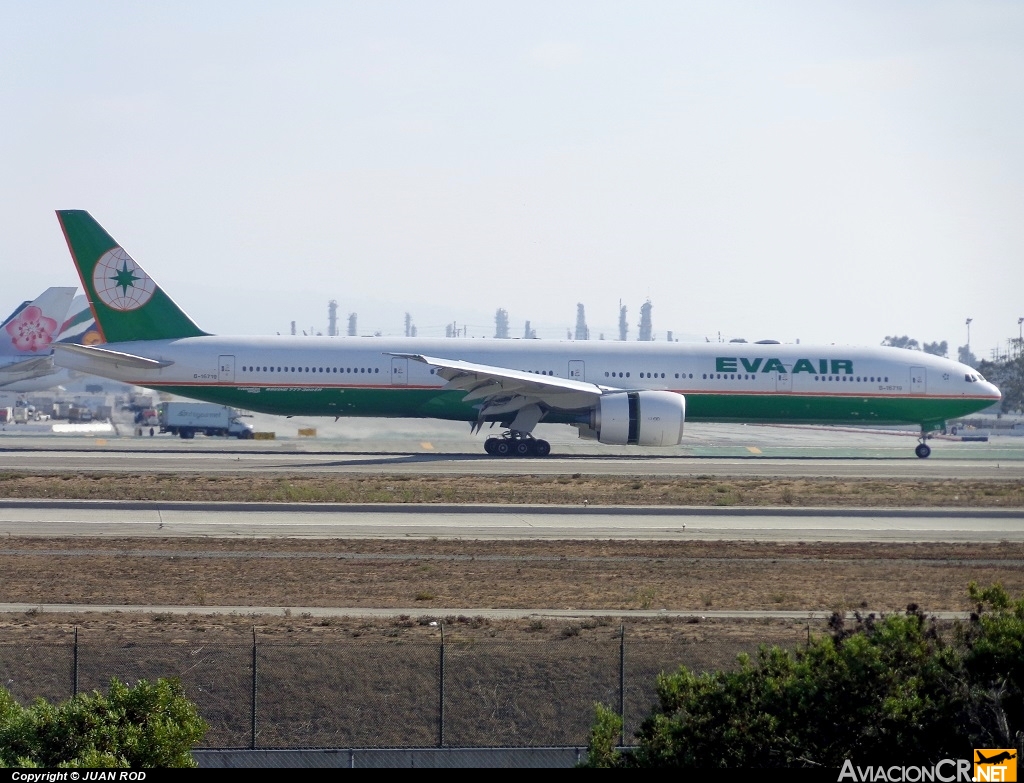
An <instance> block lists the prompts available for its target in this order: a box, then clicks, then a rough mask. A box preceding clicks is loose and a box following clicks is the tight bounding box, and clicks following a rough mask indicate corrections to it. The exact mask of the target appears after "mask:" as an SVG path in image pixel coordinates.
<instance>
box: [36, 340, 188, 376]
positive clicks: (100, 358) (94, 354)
mask: <svg viewBox="0 0 1024 783" xmlns="http://www.w3.org/2000/svg"><path fill="white" fill-rule="evenodd" d="M53 348H54V355H55V356H57V357H58V358H57V363H58V364H60V355H61V354H63V353H70V354H72V355H73V356H84V357H86V358H87V359H88V360H89V361H91V362H94V363H97V364H100V365H102V366H104V367H109V368H111V369H131V370H159V369H160V368H161V367H170V366H171V365H172V364H174V362H169V361H160V360H158V359H150V358H148V357H146V356H136V355H134V354H130V353H123V352H121V351H111V350H110V349H108V348H99V347H97V346H95V345H75V344H73V343H57V344H56V345H54V346H53ZM76 369H77V368H76Z"/></svg>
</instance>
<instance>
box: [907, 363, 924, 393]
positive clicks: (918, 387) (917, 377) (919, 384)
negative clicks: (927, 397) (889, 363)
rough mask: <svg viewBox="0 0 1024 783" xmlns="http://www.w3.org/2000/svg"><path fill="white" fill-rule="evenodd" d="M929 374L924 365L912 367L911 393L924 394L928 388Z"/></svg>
mask: <svg viewBox="0 0 1024 783" xmlns="http://www.w3.org/2000/svg"><path fill="white" fill-rule="evenodd" d="M927 386H928V376H927V374H926V373H925V369H924V367H911V368H910V393H911V394H924V393H925V392H926V391H927V390H928V389H927Z"/></svg>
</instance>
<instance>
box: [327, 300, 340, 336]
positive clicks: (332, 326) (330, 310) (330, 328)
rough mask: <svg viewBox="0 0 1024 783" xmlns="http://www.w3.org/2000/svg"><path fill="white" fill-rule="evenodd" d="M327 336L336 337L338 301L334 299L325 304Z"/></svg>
mask: <svg viewBox="0 0 1024 783" xmlns="http://www.w3.org/2000/svg"><path fill="white" fill-rule="evenodd" d="M327 336H328V337H337V336H338V301H337V300H336V299H332V300H331V301H329V302H328V303H327Z"/></svg>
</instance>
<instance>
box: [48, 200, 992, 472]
mask: <svg viewBox="0 0 1024 783" xmlns="http://www.w3.org/2000/svg"><path fill="white" fill-rule="evenodd" d="M57 216H58V219H59V220H60V223H61V226H62V228H63V230H64V235H65V238H66V239H67V242H68V247H69V248H70V250H71V255H72V257H73V258H74V261H75V265H76V266H77V268H78V273H79V275H80V277H81V281H82V286H83V287H84V289H85V290H86V292H87V293H88V295H89V299H90V302H91V304H92V309H93V315H94V316H95V318H96V324H97V327H98V329H99V331H100V334H101V336H102V339H103V340H104V342H105V344H104V345H102V346H99V345H93V346H89V345H70V344H61V345H58V346H57V357H58V358H57V361H58V362H59V363H60V364H61V365H63V366H65V367H68V368H69V369H73V370H78V371H81V372H86V373H90V374H93V375H100V376H104V377H107V378H112V379H114V380H118V381H124V382H125V383H131V384H135V385H138V386H145V387H147V388H150V389H157V390H160V391H166V392H171V393H173V394H178V395H181V396H185V397H192V398H194V399H199V400H207V401H210V402H218V403H223V404H226V405H232V406H236V407H239V408H244V409H248V410H252V411H259V412H262V413H270V414H279V415H285V416H290V415H306V416H334V417H336V418H337V417H341V416H384V417H418V418H438V419H450V420H459V421H467V422H470V423H471V426H472V429H473V430H474V431H478V430H479V429H480V428H481V427H482V425H483V424H485V423H491V424H492V426H493V424H494V423H499V424H500V425H501V426H502V427H505V428H507V429H508V431H507V432H506V433H504V435H503V436H502V437H491V438H488V439H487V441H486V442H485V444H484V448H485V450H486V451H487V452H488V453H489V454H495V455H506V454H516V455H520V456H546V455H547V454H548V453H549V452H550V445H549V444H548V443H547V442H546V441H544V440H540V439H536V438H534V437H533V435H532V432H533V429H534V427H535V426H536V425H537V424H538V422H541V421H544V422H552V423H563V424H570V425H573V426H575V427H577V428H578V429H579V432H580V435H581V437H586V438H595V439H597V440H598V441H600V442H601V443H609V444H618V445H626V444H631V445H639V446H675V445H677V444H679V443H680V441H681V439H682V434H683V423H684V421H685V419H687V418H689V419H690V420H691V421H721V422H752V423H753V422H790V423H814V424H850V423H856V424H915V425H919V426H920V428H921V438H920V444H919V445H918V447H917V451H916V453H917V455H918V456H919V457H927V456H928V455H929V454H930V453H931V449H930V448H929V446H928V444H927V443H926V439H927V438H928V436H929V434H930V433H933V432H935V431H936V430H939V429H941V428H943V427H944V426H945V422H946V420H948V419H953V418H957V417H960V416H965V415H967V414H969V413H973V412H975V411H978V410H981V409H983V408H986V407H988V406H990V405H992V404H993V403H995V402H997V401H998V400H999V399H1000V393H999V390H998V389H997V388H996V387H995V386H993V385H992V384H991V383H988V382H987V381H986V380H985V379H984V378H982V377H981V376H980V375H979V374H978V373H977V372H976V371H975V370H974V369H972V368H971V367H968V366H966V365H963V364H960V363H958V362H955V361H951V360H949V359H945V358H942V357H938V356H932V355H929V354H924V353H921V352H918V351H909V350H903V349H899V348H884V347H875V348H842V347H836V346H827V347H811V346H805V345H779V344H777V343H771V344H744V343H739V344H737V343H729V344H718V343H710V344H681V343H668V342H666V343H653V342H643V343H639V342H632V343H626V342H603V341H597V342H589V341H575V342H560V341H559V342H555V341H550V342H549V341H539V340H459V339H439V340H431V339H419V338H378V337H373V338H364V337H354V338H344V337H322V338H315V337H312V338H310V337H301V338H299V337H291V336H275V337H220V336H215V335H211V334H207V333H206V332H204V331H202V330H201V329H200V328H199V327H198V326H196V324H195V323H194V322H193V321H192V319H191V318H189V317H188V316H187V315H186V314H185V313H184V312H183V311H182V310H181V309H180V308H179V307H178V306H177V305H176V304H175V303H174V302H173V301H171V299H170V298H169V297H168V296H167V295H166V294H165V293H164V292H163V291H162V290H161V289H160V287H159V286H157V284H156V283H155V282H154V281H153V279H152V278H151V277H150V276H149V275H148V274H146V272H145V271H144V270H143V269H142V267H141V266H139V265H138V264H137V263H136V262H135V261H134V260H133V259H132V257H131V256H129V255H128V254H127V253H126V252H125V251H124V250H123V249H122V248H121V247H120V246H119V245H118V244H117V242H115V241H114V240H113V239H112V238H111V237H110V235H109V234H108V233H107V232H106V231H104V230H103V228H102V227H101V226H100V225H99V224H98V223H97V222H96V221H95V220H93V218H92V217H91V216H90V215H89V213H88V212H84V211H80V210H68V211H59V212H58V213H57Z"/></svg>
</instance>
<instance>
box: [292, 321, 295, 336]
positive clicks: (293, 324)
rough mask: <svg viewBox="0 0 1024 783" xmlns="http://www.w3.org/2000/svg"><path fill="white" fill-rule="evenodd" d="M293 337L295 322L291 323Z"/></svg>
mask: <svg viewBox="0 0 1024 783" xmlns="http://www.w3.org/2000/svg"><path fill="white" fill-rule="evenodd" d="M294 336H295V321H292V337H294Z"/></svg>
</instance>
